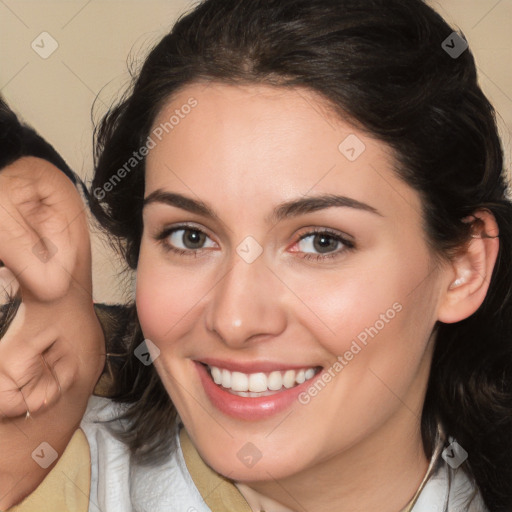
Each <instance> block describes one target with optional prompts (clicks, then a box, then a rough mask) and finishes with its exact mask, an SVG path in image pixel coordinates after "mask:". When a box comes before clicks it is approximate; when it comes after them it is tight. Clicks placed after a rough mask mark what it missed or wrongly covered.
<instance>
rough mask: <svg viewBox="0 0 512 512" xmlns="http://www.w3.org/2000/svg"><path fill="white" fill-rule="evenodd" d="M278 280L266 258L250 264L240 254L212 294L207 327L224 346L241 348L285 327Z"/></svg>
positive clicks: (235, 256)
mask: <svg viewBox="0 0 512 512" xmlns="http://www.w3.org/2000/svg"><path fill="white" fill-rule="evenodd" d="M285 319H286V315H285V311H284V310H283V308H282V307H280V305H279V293H278V291H277V290H276V283H275V277H274V276H273V275H272V272H271V271H270V270H269V269H268V268H267V267H266V265H265V261H264V259H263V258H262V257H259V258H257V259H256V260H254V261H252V262H250V263H248V262H247V261H245V260H244V259H243V257H241V256H239V255H238V254H234V255H233V264H232V267H231V269H230V270H229V271H228V272H227V274H226V275H225V276H224V277H223V278H222V279H221V281H220V282H219V283H218V285H217V286H216V287H215V288H214V289H213V291H212V297H211V300H210V304H209V307H208V312H207V317H206V323H207V328H208V329H209V330H210V331H213V332H215V333H217V335H219V336H220V337H221V338H222V340H223V341H224V343H226V344H228V345H232V346H240V345H243V344H244V343H246V342H247V341H248V340H249V339H250V338H253V337H255V336H258V335H277V334H279V333H280V332H281V331H282V330H284V328H285V323H286V322H285Z"/></svg>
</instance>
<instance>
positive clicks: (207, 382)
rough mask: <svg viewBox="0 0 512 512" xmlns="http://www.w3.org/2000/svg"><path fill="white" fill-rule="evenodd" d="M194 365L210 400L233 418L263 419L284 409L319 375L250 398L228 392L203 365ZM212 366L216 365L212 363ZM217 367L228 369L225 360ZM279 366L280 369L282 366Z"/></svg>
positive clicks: (238, 366) (259, 367) (196, 363)
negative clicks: (293, 385) (276, 390)
mask: <svg viewBox="0 0 512 512" xmlns="http://www.w3.org/2000/svg"><path fill="white" fill-rule="evenodd" d="M208 364H210V363H208ZM195 366H196V368H197V371H198V373H199V378H200V379H201V383H202V385H203V388H204V390H205V393H206V395H207V397H208V398H209V400H210V402H211V403H212V404H213V405H214V406H215V407H216V408H217V409H218V410H219V411H221V412H222V413H224V414H226V415H228V416H231V417H233V418H237V419H241V420H247V421H255V420H260V419H265V418H268V417H270V416H273V415H275V414H278V413H280V412H282V411H284V410H285V409H286V408H288V407H290V406H291V405H292V404H293V403H294V402H295V400H296V399H297V396H298V395H299V394H300V393H301V392H302V391H304V389H306V388H307V387H309V386H310V385H311V383H312V381H313V380H315V377H318V376H319V375H320V373H319V374H318V375H316V376H315V377H314V378H313V379H310V380H308V381H306V382H303V383H302V384H299V385H298V386H295V387H293V388H290V389H287V390H285V391H280V392H278V393H276V394H274V395H270V396H262V397H256V398H252V397H244V396H238V395H233V394H231V393H229V392H228V391H226V390H225V389H224V388H222V387H221V386H218V385H217V384H215V382H213V380H212V378H211V377H210V374H209V372H208V370H207V368H206V367H205V366H204V365H202V364H201V363H198V362H195ZM212 366H216V365H215V364H212ZM219 367H221V368H226V369H229V367H227V366H226V363H225V362H223V363H222V365H220V364H219ZM237 368H240V365H237ZM280 368H281V369H282V367H280ZM288 368H290V367H288ZM297 368H304V366H299V367H297ZM258 369H259V370H260V371H262V367H261V366H258ZM234 371H238V370H234ZM270 371H272V370H270ZM246 372H247V371H246ZM247 373H250V372H247Z"/></svg>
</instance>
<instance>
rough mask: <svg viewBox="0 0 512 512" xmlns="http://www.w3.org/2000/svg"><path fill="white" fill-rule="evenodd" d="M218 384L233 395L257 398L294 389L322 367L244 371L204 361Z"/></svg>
mask: <svg viewBox="0 0 512 512" xmlns="http://www.w3.org/2000/svg"><path fill="white" fill-rule="evenodd" d="M202 364H203V366H204V367H205V368H206V369H207V371H208V374H209V375H210V377H211V379H212V380H213V382H214V383H215V384H217V386H219V387H220V388H221V389H223V390H224V391H227V392H228V393H231V394H233V395H237V396H242V397H250V398H257V397H263V396H270V395H275V394H277V393H281V392H282V391H286V390H288V389H292V388H294V387H296V386H298V385H300V384H303V383H304V382H306V381H308V380H310V379H312V378H313V377H314V376H315V375H317V374H318V373H320V371H321V370H322V368H321V367H318V366H317V367H312V368H302V369H298V370H281V371H272V372H267V373H265V372H257V373H242V372H232V371H230V370H227V369H225V368H219V367H217V366H210V365H207V364H204V363H202Z"/></svg>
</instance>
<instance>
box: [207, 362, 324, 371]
mask: <svg viewBox="0 0 512 512" xmlns="http://www.w3.org/2000/svg"><path fill="white" fill-rule="evenodd" d="M197 362H198V363H203V364H206V365H208V366H216V367H217V368H222V369H226V370H229V371H231V372H241V373H247V374H251V373H260V372H261V373H269V372H273V371H286V370H301V369H306V368H318V366H319V365H315V364H290V363H281V362H277V361H233V360H224V359H215V358H205V359H201V360H197Z"/></svg>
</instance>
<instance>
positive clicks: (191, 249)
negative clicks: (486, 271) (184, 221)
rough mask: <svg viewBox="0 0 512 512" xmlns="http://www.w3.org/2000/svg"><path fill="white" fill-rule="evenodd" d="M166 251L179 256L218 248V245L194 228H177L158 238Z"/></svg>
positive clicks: (162, 233) (165, 232)
mask: <svg viewBox="0 0 512 512" xmlns="http://www.w3.org/2000/svg"><path fill="white" fill-rule="evenodd" d="M156 239H157V240H159V241H160V242H161V243H162V245H163V247H164V249H165V250H166V251H171V252H175V253H178V254H185V253H190V255H193V254H194V253H196V252H198V251H201V250H202V249H208V248H212V247H216V246H217V244H216V243H215V242H214V241H213V240H212V239H211V238H210V237H209V236H208V235H207V234H206V233H205V232H204V231H201V230H200V229H198V228H195V227H193V226H176V227H174V228H169V229H165V230H164V231H162V232H161V233H160V234H159V235H157V237H156ZM187 255H189V254H187Z"/></svg>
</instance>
